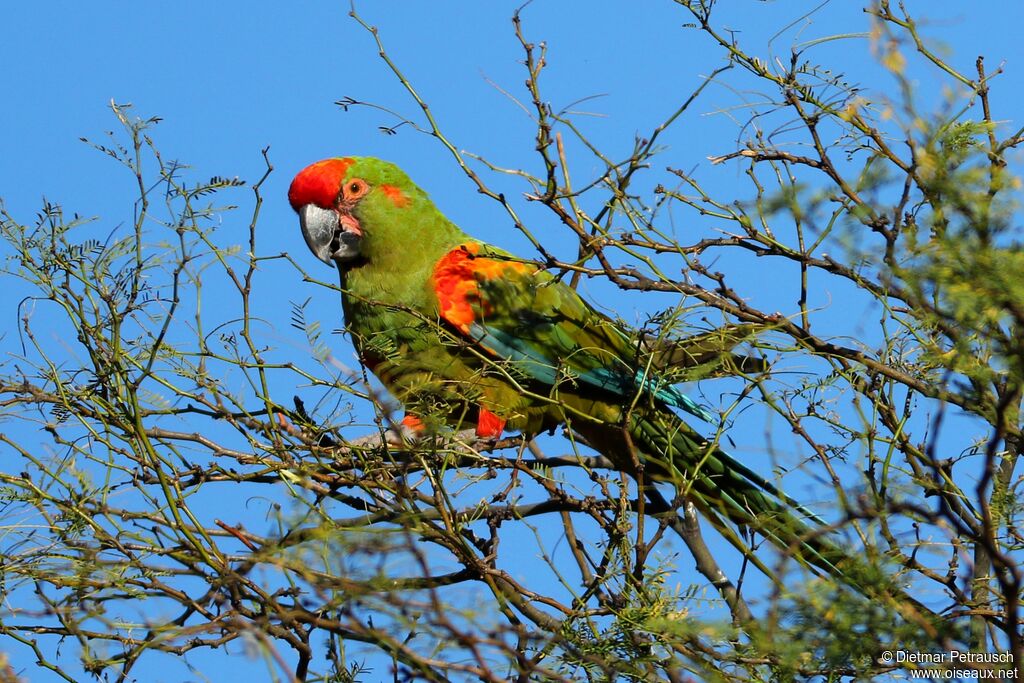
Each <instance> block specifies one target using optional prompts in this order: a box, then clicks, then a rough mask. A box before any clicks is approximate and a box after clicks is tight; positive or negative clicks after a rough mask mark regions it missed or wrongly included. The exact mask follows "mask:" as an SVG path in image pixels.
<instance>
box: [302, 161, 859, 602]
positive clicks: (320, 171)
mask: <svg viewBox="0 0 1024 683" xmlns="http://www.w3.org/2000/svg"><path fill="white" fill-rule="evenodd" d="M288 199H289V201H290V203H291V205H292V207H293V208H294V209H295V211H296V212H298V214H299V219H300V223H301V227H302V234H303V236H304V237H305V240H306V244H307V245H308V246H309V248H310V250H312V252H313V253H314V254H315V255H316V256H317V258H319V259H320V260H322V261H323V262H325V263H327V264H328V265H334V266H337V268H338V271H339V272H340V274H341V289H342V305H343V308H344V313H345V321H346V326H347V329H348V331H349V333H350V334H351V337H352V341H353V343H354V345H355V347H356V349H357V351H358V353H359V355H360V358H361V359H362V362H363V363H364V364H365V365H366V367H367V368H369V369H370V370H371V371H372V372H373V373H374V374H375V375H376V376H377V377H378V378H380V380H381V382H383V384H384V385H385V387H387V389H388V390H389V391H390V392H391V393H392V394H393V395H394V396H395V398H397V399H398V400H399V401H401V402H402V404H403V405H404V406H405V408H406V411H407V416H408V417H407V418H406V420H405V423H406V424H407V425H413V426H415V427H417V428H419V429H426V430H436V429H437V427H439V426H440V425H441V424H447V425H454V426H460V425H475V427H476V430H477V433H478V434H479V435H480V436H489V437H497V436H499V435H500V434H501V433H502V432H503V431H504V430H514V431H519V432H522V433H524V434H527V435H533V434H537V433H540V432H542V431H544V430H547V429H551V428H553V427H555V426H557V425H560V424H565V425H568V427H569V428H570V429H571V431H572V432H574V433H576V434H579V435H582V436H583V438H584V439H585V440H586V443H588V444H589V445H591V446H592V447H593V448H595V449H596V450H598V451H599V452H601V453H602V454H603V455H605V456H606V457H607V458H609V459H610V460H611V461H612V462H614V463H615V464H616V466H617V467H619V468H621V469H622V470H624V471H634V470H635V467H634V463H636V462H643V463H644V469H645V472H646V473H647V474H648V475H649V476H654V477H656V478H658V479H660V480H667V481H671V482H673V483H674V484H675V485H676V487H677V489H678V490H680V491H682V492H684V493H685V494H686V495H687V496H688V497H689V498H690V499H691V500H692V501H693V502H694V504H695V505H696V506H697V508H698V509H699V510H700V511H701V512H702V513H703V514H704V515H705V516H706V517H707V518H708V519H709V520H710V522H711V523H712V524H713V525H714V526H715V527H716V528H717V529H718V530H719V531H720V532H721V533H722V534H723V535H724V536H725V538H727V539H728V540H730V541H731V542H732V543H734V544H735V545H736V546H737V547H739V548H740V549H741V550H742V551H743V552H746V553H748V555H749V550H748V549H747V548H746V547H745V544H744V543H743V541H742V539H741V538H740V536H739V534H737V532H736V529H735V528H733V526H731V525H741V526H747V527H750V528H753V529H756V530H757V531H759V532H760V533H762V534H764V535H765V536H766V537H767V538H769V539H771V540H772V541H773V542H774V543H775V544H776V545H778V546H779V547H780V548H782V549H783V550H784V551H786V552H791V553H793V554H794V556H795V557H796V558H797V559H798V560H799V561H800V562H802V563H803V564H804V565H807V566H813V567H818V568H820V569H823V570H825V571H827V572H829V573H832V574H837V575H840V576H845V578H846V579H847V580H848V581H849V582H851V583H854V584H855V585H856V584H857V583H860V581H858V580H857V579H856V578H855V577H853V576H851V573H850V569H851V567H852V566H853V565H851V563H850V562H849V561H848V558H847V557H846V556H845V554H844V553H843V552H842V551H841V549H839V548H838V546H837V545H836V544H834V543H833V542H831V541H830V540H828V539H827V538H826V537H825V535H824V534H823V533H821V531H820V530H813V529H812V528H811V527H810V526H809V524H808V523H807V522H806V521H804V520H807V519H809V518H812V516H811V515H810V514H809V513H807V512H806V511H805V510H804V509H803V508H801V507H800V506H799V505H797V504H796V503H794V502H793V501H792V500H790V499H789V498H788V497H786V496H785V495H783V494H782V493H781V492H780V491H779V490H778V489H777V488H776V487H775V486H773V485H772V484H770V483H769V482H768V481H766V480H765V479H764V478H763V477H761V476H759V475H758V474H756V473H755V472H754V471H753V470H752V469H751V468H749V467H747V466H746V465H744V464H742V463H740V462H738V461H737V460H735V459H734V458H732V457H730V456H729V455H728V454H726V453H724V452H723V451H722V450H721V449H719V448H718V447H717V445H715V444H712V443H709V442H708V441H707V440H706V439H704V438H703V437H702V436H701V435H700V434H699V433H698V432H697V431H696V430H694V429H693V428H692V427H691V426H690V425H688V424H687V423H686V422H684V421H683V419H681V418H680V417H679V415H677V414H676V412H675V411H674V410H673V409H679V410H681V411H684V412H686V413H689V414H690V415H692V416H695V417H698V418H701V419H704V420H710V419H711V415H710V414H709V413H708V412H707V411H706V410H705V409H704V408H702V407H701V406H699V405H697V404H696V403H695V402H694V401H692V400H691V399H689V398H688V397H687V396H686V395H684V394H683V393H682V392H681V391H680V390H679V388H678V387H677V386H675V384H674V383H673V380H672V379H670V378H671V377H673V373H674V372H675V373H678V371H676V370H674V368H677V367H679V366H691V367H693V366H698V365H706V364H714V363H718V364H719V366H720V367H721V368H723V369H724V370H725V371H730V370H731V371H733V372H735V371H737V370H745V369H750V368H756V367H757V365H758V363H757V361H756V360H754V359H749V358H746V357H744V356H741V355H737V354H734V353H733V352H732V349H733V347H735V346H736V345H737V344H739V343H740V342H742V341H743V340H744V339H745V338H747V337H749V336H750V332H751V330H750V328H748V327H746V326H734V327H732V328H726V329H725V330H724V331H723V332H722V333H721V334H717V335H716V334H714V333H713V334H710V335H702V336H700V337H694V338H691V339H688V340H682V341H681V342H680V343H678V344H677V345H673V346H669V345H665V344H664V343H660V344H659V343H651V342H650V341H649V340H647V339H645V338H644V337H642V336H641V335H638V334H636V333H632V332H630V331H628V330H626V329H624V327H623V326H621V325H620V324H618V323H616V322H615V321H613V320H611V319H610V318H608V317H606V316H604V315H602V314H600V313H598V312H597V311H595V310H594V309H593V308H592V307H591V306H590V305H588V304H587V303H586V302H585V301H584V300H583V299H582V298H580V296H579V295H578V294H577V293H576V291H575V290H574V289H572V288H571V287H569V286H567V285H566V284H564V283H562V282H561V281H559V280H558V279H556V278H555V277H553V276H552V275H551V274H549V273H548V272H546V271H545V270H544V269H543V268H542V267H540V266H538V265H537V264H536V263H533V262H530V261H527V260H524V259H520V258H517V257H515V256H513V255H511V254H509V253H507V252H505V251H502V250H501V249H497V248H495V247H493V246H490V245H488V244H485V243H483V242H481V241H479V240H477V239H474V238H472V237H470V236H469V235H467V234H466V233H465V232H463V231H462V230H460V229H459V228H458V227H457V226H456V225H455V224H454V223H452V222H451V221H450V220H448V219H447V218H446V217H445V216H444V215H443V214H442V213H441V212H440V211H439V210H438V209H437V207H435V206H434V204H433V202H432V201H431V200H430V198H429V197H428V196H427V194H426V193H425V192H424V191H423V190H421V189H420V188H419V187H418V186H416V185H415V184H414V183H413V182H412V181H411V180H410V179H409V177H408V176H407V175H406V174H405V173H404V172H402V170H400V169H399V168H398V167H397V166H395V165H394V164H391V163H388V162H385V161H381V160H379V159H373V158H360V157H342V158H332V159H325V160H323V161H318V162H316V163H314V164H312V165H310V166H308V167H306V168H305V169H303V170H302V171H301V172H300V173H299V174H298V175H297V176H296V177H295V179H294V180H293V181H292V184H291V187H290V189H289V191H288ZM674 376H675V377H677V378H678V374H675V375H674ZM730 523H731V524H730ZM758 564H759V566H761V565H760V562H758ZM853 564H854V565H857V566H860V563H853ZM853 573H854V574H859V573H860V572H859V571H854V572H853Z"/></svg>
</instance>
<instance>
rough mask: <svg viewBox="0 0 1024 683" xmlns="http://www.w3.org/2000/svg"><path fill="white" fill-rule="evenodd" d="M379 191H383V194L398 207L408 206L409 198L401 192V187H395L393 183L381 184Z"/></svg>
mask: <svg viewBox="0 0 1024 683" xmlns="http://www.w3.org/2000/svg"><path fill="white" fill-rule="evenodd" d="M380 191H381V192H383V193H384V195H385V196H386V197H387V198H388V199H390V200H391V203H392V204H394V205H395V206H396V207H398V208H399V209H404V208H405V207H407V206H409V203H410V199H409V197H408V196H407V195H406V194H405V193H404V192H402V189H401V188H399V187H395V186H394V185H381V186H380Z"/></svg>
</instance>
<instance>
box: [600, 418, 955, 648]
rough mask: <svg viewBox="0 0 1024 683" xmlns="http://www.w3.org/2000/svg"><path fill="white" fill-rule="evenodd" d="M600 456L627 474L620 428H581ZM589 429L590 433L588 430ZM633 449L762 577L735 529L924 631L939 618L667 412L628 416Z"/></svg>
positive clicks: (762, 565)
mask: <svg viewBox="0 0 1024 683" xmlns="http://www.w3.org/2000/svg"><path fill="white" fill-rule="evenodd" d="M580 431H581V432H582V433H583V435H584V437H586V438H587V439H588V441H590V442H591V443H593V444H601V447H600V449H599V450H601V451H602V452H604V453H605V455H606V456H608V457H610V458H612V459H613V460H614V461H615V462H617V463H620V464H621V465H622V466H623V467H625V468H627V469H631V463H632V461H633V458H632V457H631V456H630V455H629V445H628V444H627V442H626V439H625V437H624V436H623V435H622V430H621V428H619V427H611V426H609V425H593V426H590V427H587V428H583V429H581V430H580ZM588 432H589V433H588ZM630 437H631V439H632V441H633V446H634V447H635V448H636V450H637V451H639V453H638V454H637V455H638V456H639V458H640V459H641V460H642V461H643V463H644V470H645V473H646V474H647V476H649V477H651V478H653V479H655V480H660V481H670V482H672V483H674V484H675V486H676V488H677V490H679V491H680V492H681V493H683V494H685V495H686V496H687V498H688V499H689V500H690V501H692V502H693V504H694V505H695V506H696V507H697V508H698V510H700V512H701V513H702V514H703V515H704V516H705V517H706V518H707V519H708V521H709V522H710V523H711V524H712V526H714V527H715V529H716V530H717V531H718V532H719V533H720V534H721V535H722V536H723V537H724V538H725V539H726V540H728V541H729V542H730V543H731V544H732V545H733V546H734V547H736V548H737V549H738V550H739V551H740V552H741V553H743V555H744V556H745V557H746V558H747V559H748V561H750V562H751V563H752V564H754V565H755V566H756V567H757V568H758V569H760V570H761V571H762V572H764V573H765V575H766V576H768V577H770V578H773V580H776V579H775V578H774V577H775V574H776V573H775V572H773V571H771V570H770V569H769V568H768V566H766V565H765V563H764V562H763V561H762V560H761V559H760V558H758V557H757V556H756V554H754V552H753V551H752V550H751V548H750V547H749V545H748V544H747V543H746V542H744V540H743V539H742V538H741V537H740V534H739V533H738V532H737V529H736V526H743V527H749V528H751V529H753V530H755V531H757V532H758V533H760V534H762V535H763V536H765V537H766V538H768V539H769V540H770V541H771V542H772V543H774V544H775V545H776V546H777V547H778V548H779V549H780V550H782V551H783V552H784V553H787V554H788V555H789V556H790V557H792V558H793V559H794V560H796V561H797V562H799V563H800V564H801V565H802V566H804V567H806V568H808V569H811V570H818V571H820V572H824V573H825V574H827V575H830V576H832V577H835V578H836V579H838V580H839V581H842V582H843V583H845V584H847V585H848V586H850V587H851V588H853V589H855V590H856V591H858V592H859V593H862V594H865V595H868V596H869V597H872V598H876V599H883V600H886V601H890V602H892V603H893V604H894V606H895V607H896V608H897V609H898V610H899V611H900V612H901V613H902V614H903V615H904V617H905V618H907V619H908V620H910V621H913V622H917V623H920V624H921V625H922V626H926V628H928V629H929V630H931V629H934V628H936V626H937V625H938V624H939V623H940V622H941V621H942V620H941V618H940V617H938V616H937V615H936V614H935V613H933V612H932V611H931V610H929V609H928V608H926V607H925V606H924V605H922V604H921V603H920V602H918V601H917V600H915V599H914V598H912V597H910V596H909V595H907V594H906V593H905V592H904V591H902V590H901V589H900V588H899V587H897V586H896V585H895V584H893V583H892V582H891V581H890V580H888V579H887V578H885V577H884V576H880V575H879V572H878V571H877V570H874V569H872V568H871V567H870V566H869V565H868V563H866V562H863V561H861V560H860V559H859V558H856V557H851V556H850V555H849V554H848V553H846V552H845V551H844V550H843V549H842V548H840V547H839V546H838V545H836V544H835V543H834V542H833V541H832V540H831V539H830V538H829V537H828V530H827V529H826V528H825V526H824V525H825V523H824V522H823V521H822V520H821V519H820V518H819V517H817V516H816V515H814V514H813V513H812V512H810V511H809V510H807V509H806V508H805V507H803V506H802V505H800V504H799V503H798V502H796V501H795V500H793V499H792V498H790V497H789V496H787V495H786V494H785V493H783V492H782V491H781V490H780V489H779V488H778V487H777V486H775V485H773V484H772V483H771V482H769V481H767V480H766V479H765V478H764V477H762V476H760V475H758V474H757V473H756V472H754V471H753V470H751V469H750V468H749V467H747V466H746V465H744V464H743V463H741V462H739V461H737V460H736V459H735V458H733V457H732V456H730V455H729V454H727V453H725V452H724V451H722V450H721V449H719V448H717V447H715V446H713V445H711V444H709V443H708V442H707V440H706V439H704V438H702V437H701V436H700V435H699V434H698V433H697V432H696V431H695V430H694V429H693V428H691V427H690V426H689V425H688V424H686V423H685V422H683V420H681V419H680V418H679V417H677V416H676V415H675V414H674V413H671V412H669V411H668V410H657V411H650V412H648V411H644V412H640V413H638V414H635V415H634V417H633V425H632V428H631V429H630Z"/></svg>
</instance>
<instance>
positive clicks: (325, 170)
mask: <svg viewBox="0 0 1024 683" xmlns="http://www.w3.org/2000/svg"><path fill="white" fill-rule="evenodd" d="M354 161H355V160H354V159H351V158H349V157H345V158H344V159H324V160H323V161H318V162H316V163H315V164H310V165H309V166H307V167H306V168H304V169H302V170H301V171H299V174H298V175H297V176H295V180H293V181H292V184H291V187H289V188H288V202H289V203H290V204H291V205H292V208H293V209H295V210H296V211H298V210H299V209H300V208H301V207H303V206H305V205H306V204H315V205H316V206H319V207H320V208H322V209H329V208H331V207H332V206H334V200H335V199H337V197H338V192H340V191H341V184H342V182H343V181H344V180H345V174H346V173H347V172H348V167H349V166H351V165H352V163H353V162H354Z"/></svg>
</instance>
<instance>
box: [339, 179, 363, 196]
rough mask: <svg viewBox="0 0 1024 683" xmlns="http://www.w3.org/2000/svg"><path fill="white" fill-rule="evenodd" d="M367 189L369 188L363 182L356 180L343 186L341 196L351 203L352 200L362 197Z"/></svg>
mask: <svg viewBox="0 0 1024 683" xmlns="http://www.w3.org/2000/svg"><path fill="white" fill-rule="evenodd" d="M368 189H369V187H368V186H367V185H366V183H365V182H364V181H363V180H361V179H359V178H356V179H355V180H350V181H349V182H348V183H347V184H346V185H345V188H344V192H343V194H344V195H345V199H347V200H349V201H351V200H353V199H359V198H360V197H362V196H363V195H364V194H366V191H367V190H368Z"/></svg>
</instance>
